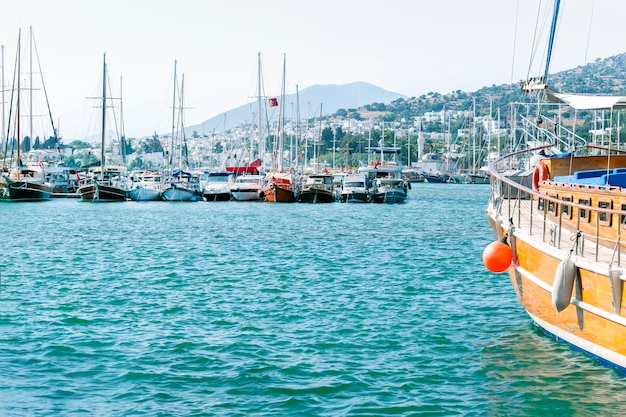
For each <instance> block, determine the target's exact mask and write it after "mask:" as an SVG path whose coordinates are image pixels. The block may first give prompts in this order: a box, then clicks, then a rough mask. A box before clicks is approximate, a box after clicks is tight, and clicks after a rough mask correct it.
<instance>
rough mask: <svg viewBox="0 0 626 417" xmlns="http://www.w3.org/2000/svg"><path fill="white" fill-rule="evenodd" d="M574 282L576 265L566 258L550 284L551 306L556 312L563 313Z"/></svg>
mask: <svg viewBox="0 0 626 417" xmlns="http://www.w3.org/2000/svg"><path fill="white" fill-rule="evenodd" d="M575 280H576V264H575V263H574V261H572V259H571V258H570V257H569V256H568V257H567V258H565V259H563V260H562V261H561V262H560V263H559V266H557V268H556V272H555V273H554V282H553V284H552V306H553V307H554V308H555V309H556V311H563V310H565V308H567V306H568V305H569V304H570V300H571V299H572V291H573V290H574V281H575Z"/></svg>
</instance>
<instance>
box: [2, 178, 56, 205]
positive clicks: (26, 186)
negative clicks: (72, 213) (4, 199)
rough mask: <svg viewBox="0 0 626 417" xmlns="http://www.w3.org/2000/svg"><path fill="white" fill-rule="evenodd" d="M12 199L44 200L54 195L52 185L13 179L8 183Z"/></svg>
mask: <svg viewBox="0 0 626 417" xmlns="http://www.w3.org/2000/svg"><path fill="white" fill-rule="evenodd" d="M7 188H8V191H9V199H10V200H12V201H43V200H48V199H49V198H50V196H51V195H52V187H50V186H49V185H47V184H41V183H36V182H30V181H13V182H11V183H9V184H8V185H7Z"/></svg>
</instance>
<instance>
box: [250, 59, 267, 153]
mask: <svg viewBox="0 0 626 417" xmlns="http://www.w3.org/2000/svg"><path fill="white" fill-rule="evenodd" d="M257 62H258V63H257V82H258V85H257V102H258V105H259V158H261V159H263V155H264V154H265V141H264V140H263V117H262V113H261V112H262V104H261V52H258V53H257ZM250 146H251V147H252V144H250Z"/></svg>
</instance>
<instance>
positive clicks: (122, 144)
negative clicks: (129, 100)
mask: <svg viewBox="0 0 626 417" xmlns="http://www.w3.org/2000/svg"><path fill="white" fill-rule="evenodd" d="M122 97H123V95H122V77H120V128H121V129H120V130H121V133H122V135H121V138H120V148H121V149H120V151H121V154H122V162H123V163H124V165H126V132H125V131H124V109H123V108H122V103H123V102H124V101H123V100H122Z"/></svg>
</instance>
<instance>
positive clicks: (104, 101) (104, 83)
mask: <svg viewBox="0 0 626 417" xmlns="http://www.w3.org/2000/svg"><path fill="white" fill-rule="evenodd" d="M102 68H103V69H102V134H101V138H100V141H101V146H102V149H101V150H100V169H101V171H100V175H101V176H102V177H101V178H102V180H104V165H105V161H104V138H105V136H106V133H105V131H106V123H107V54H106V52H105V53H104V58H103V66H102Z"/></svg>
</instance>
